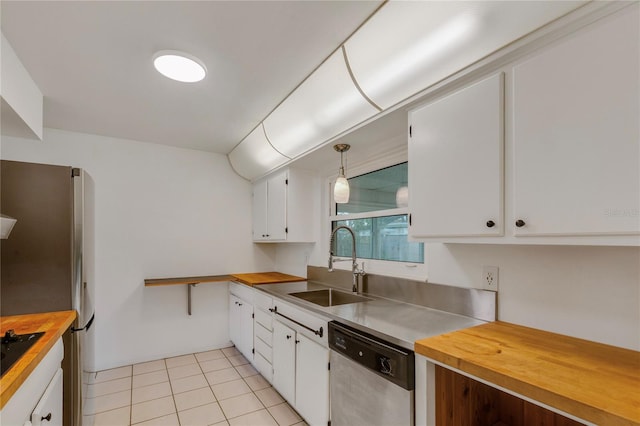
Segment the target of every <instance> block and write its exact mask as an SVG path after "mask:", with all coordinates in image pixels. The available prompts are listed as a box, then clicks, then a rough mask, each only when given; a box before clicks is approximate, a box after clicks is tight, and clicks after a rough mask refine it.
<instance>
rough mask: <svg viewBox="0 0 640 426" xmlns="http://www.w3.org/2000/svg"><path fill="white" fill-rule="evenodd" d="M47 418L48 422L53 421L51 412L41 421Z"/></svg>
mask: <svg viewBox="0 0 640 426" xmlns="http://www.w3.org/2000/svg"><path fill="white" fill-rule="evenodd" d="M43 420H46V421H48V422H50V421H51V413H49V414H47V415H46V416H45V417H43V418H41V419H40V421H43Z"/></svg>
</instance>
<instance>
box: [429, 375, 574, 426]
mask: <svg viewBox="0 0 640 426" xmlns="http://www.w3.org/2000/svg"><path fill="white" fill-rule="evenodd" d="M435 382H436V424H437V425H439V426H466V425H469V426H496V425H501V426H516V425H525V424H526V425H527V426H543V425H544V426H574V425H580V424H582V423H578V422H576V421H574V420H572V419H569V418H567V417H564V416H562V415H560V414H558V413H554V412H553V411H550V410H547V409H546V408H543V407H540V406H538V405H535V404H532V403H530V402H528V401H525V400H523V399H520V398H517V397H515V396H513V395H510V394H508V393H506V392H503V391H501V390H499V389H496V388H493V387H491V386H488V385H485V384H484V383H480V382H478V381H476V380H473V379H471V378H469V377H466V376H463V375H462V374H458V373H456V372H454V371H451V370H449V369H447V368H444V367H440V366H438V365H436V367H435Z"/></svg>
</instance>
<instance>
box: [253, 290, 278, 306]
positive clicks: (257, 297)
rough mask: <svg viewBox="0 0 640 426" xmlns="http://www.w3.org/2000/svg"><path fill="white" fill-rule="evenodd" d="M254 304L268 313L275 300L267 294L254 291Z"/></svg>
mask: <svg viewBox="0 0 640 426" xmlns="http://www.w3.org/2000/svg"><path fill="white" fill-rule="evenodd" d="M253 304H254V305H255V306H257V307H259V308H260V309H262V310H264V311H268V310H269V308H271V307H272V306H273V299H272V298H271V296H268V295H267V294H266V293H264V292H262V291H260V290H257V289H254V295H253Z"/></svg>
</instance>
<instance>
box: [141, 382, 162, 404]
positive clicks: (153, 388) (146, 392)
mask: <svg viewBox="0 0 640 426" xmlns="http://www.w3.org/2000/svg"><path fill="white" fill-rule="evenodd" d="M165 396H171V386H170V385H169V382H162V383H156V384H154V385H149V386H143V387H140V388H135V389H133V393H132V394H131V403H132V404H138V403H140V402H145V401H151V400H152V399H158V398H163V397H165Z"/></svg>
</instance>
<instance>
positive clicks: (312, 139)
mask: <svg viewBox="0 0 640 426" xmlns="http://www.w3.org/2000/svg"><path fill="white" fill-rule="evenodd" d="M377 112H378V110H377V109H376V108H374V107H373V106H372V105H371V104H370V103H369V102H368V101H367V100H366V99H365V98H364V97H363V96H362V95H361V94H360V92H358V90H357V88H356V87H355V85H354V84H353V81H352V80H351V77H350V75H349V71H348V69H347V66H346V64H345V61H344V55H343V53H342V49H338V50H337V51H336V52H335V53H334V54H333V55H331V56H330V57H329V58H328V59H327V60H326V61H325V62H324V63H323V64H322V65H321V66H320V67H319V68H318V69H317V70H316V71H315V72H314V73H313V74H312V75H311V76H309V78H308V79H307V80H305V81H304V82H303V83H302V84H301V85H300V86H299V87H298V88H297V89H296V90H295V91H294V92H293V93H292V94H291V95H290V96H289V97H288V98H287V99H285V101H284V102H283V103H282V104H280V106H278V107H277V108H276V109H275V111H273V112H272V113H271V114H270V115H269V116H268V117H267V118H266V119H265V121H264V127H265V131H266V134H267V137H268V138H269V141H271V143H272V144H273V146H274V147H275V148H276V149H277V150H278V151H279V152H281V153H282V154H284V155H286V156H287V157H290V158H296V157H298V156H300V155H302V154H304V153H305V152H307V151H309V150H311V149H313V148H315V147H317V146H318V145H320V144H321V143H323V142H325V141H327V140H328V139H330V138H332V137H334V136H336V135H338V134H339V133H341V132H343V131H345V130H348V129H349V128H351V127H353V126H355V125H356V124H359V123H361V122H362V121H364V120H366V119H367V118H369V117H371V116H373V115H374V114H376V113H377Z"/></svg>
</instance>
